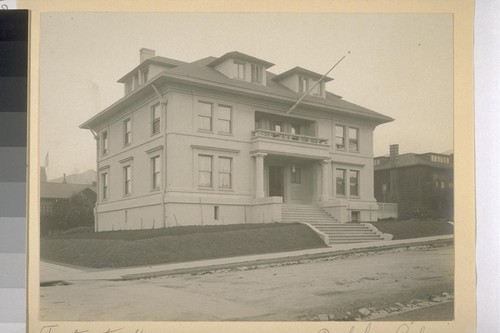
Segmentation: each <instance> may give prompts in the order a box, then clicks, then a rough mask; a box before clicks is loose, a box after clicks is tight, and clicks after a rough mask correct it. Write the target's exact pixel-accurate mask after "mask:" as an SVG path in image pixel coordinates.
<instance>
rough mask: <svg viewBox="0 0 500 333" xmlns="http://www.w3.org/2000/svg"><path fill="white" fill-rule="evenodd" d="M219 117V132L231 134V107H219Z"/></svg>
mask: <svg viewBox="0 0 500 333" xmlns="http://www.w3.org/2000/svg"><path fill="white" fill-rule="evenodd" d="M217 112H218V117H219V132H222V133H231V131H232V128H231V125H232V124H231V114H232V110H231V107H230V106H225V105H219V107H218V108H217Z"/></svg>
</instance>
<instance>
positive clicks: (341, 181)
mask: <svg viewBox="0 0 500 333" xmlns="http://www.w3.org/2000/svg"><path fill="white" fill-rule="evenodd" d="M336 173H337V174H336V188H337V190H336V192H337V195H345V190H346V188H345V175H346V170H345V169H337V171H336Z"/></svg>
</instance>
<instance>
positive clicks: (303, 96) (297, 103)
mask: <svg viewBox="0 0 500 333" xmlns="http://www.w3.org/2000/svg"><path fill="white" fill-rule="evenodd" d="M349 53H351V51H347V54H349ZM347 54H346V55H344V56H343V57H342V58H340V60H339V61H337V63H336V64H335V65H333V66H332V68H330V70H328V72H326V73H325V74H324V75H323V76H322V77H321V79H319V80H318V81H316V84H314V85H313V86H312V87H311V88H310V89H309V90H308V91H307V92H306V93H304V95H302V97H300V98H299V100H298V101H297V102H295V104H294V105H293V106H292V107H291V108H290V110H288V111H287V112H286V113H285V114H287V115H288V114H290V113H291V112H292V111H293V110H294V109H295V108H296V107H297V106H298V105H299V104H300V102H302V100H303V99H304V98H305V97H306V96H307V95H309V93H310V92H311V91H312V90H313V89H314V88H315V87H316V86H317V85H318V84H320V82H321V81H323V80H324V79H325V77H326V76H327V75H328V74H329V73H330V72H331V71H332V70H333V69H334V68H335V67H337V65H338V64H340V62H341V61H342V60H344V58H345V57H346V56H347Z"/></svg>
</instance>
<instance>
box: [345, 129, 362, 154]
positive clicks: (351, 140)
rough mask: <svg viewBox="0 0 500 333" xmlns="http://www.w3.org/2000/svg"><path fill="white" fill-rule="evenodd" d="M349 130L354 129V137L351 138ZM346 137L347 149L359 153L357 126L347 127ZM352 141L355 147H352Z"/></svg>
mask: <svg viewBox="0 0 500 333" xmlns="http://www.w3.org/2000/svg"><path fill="white" fill-rule="evenodd" d="M351 130H355V131H356V137H355V138H351ZM347 137H348V140H349V151H350V152H354V153H359V128H357V127H349V129H348V133H347ZM353 143H354V144H355V149H353V148H352V147H353Z"/></svg>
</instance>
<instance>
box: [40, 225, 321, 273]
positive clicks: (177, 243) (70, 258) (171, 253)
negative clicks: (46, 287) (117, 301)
mask: <svg viewBox="0 0 500 333" xmlns="http://www.w3.org/2000/svg"><path fill="white" fill-rule="evenodd" d="M319 247H325V245H324V243H323V242H322V241H321V239H320V238H319V237H318V236H317V235H316V234H315V233H314V232H313V231H312V230H311V229H309V228H308V227H307V226H305V225H302V224H278V223H274V224H250V225H245V224H242V225H227V226H189V227H173V228H166V229H156V230H134V231H132V230H127V231H109V232H100V233H76V234H63V235H57V236H51V237H46V238H42V239H41V243H40V255H41V258H42V259H46V260H50V261H55V262H61V263H67V264H72V265H78V266H86V267H94V268H104V267H110V268H117V267H130V266H142V265H155V264H164V263H174V262H186V261H194V260H202V259H213V258H223V257H233V256H241V255H249V254H260V253H272V252H284V251H293V250H302V249H309V248H319Z"/></svg>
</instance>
